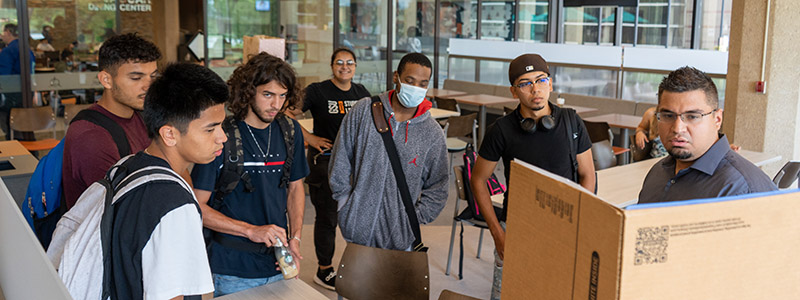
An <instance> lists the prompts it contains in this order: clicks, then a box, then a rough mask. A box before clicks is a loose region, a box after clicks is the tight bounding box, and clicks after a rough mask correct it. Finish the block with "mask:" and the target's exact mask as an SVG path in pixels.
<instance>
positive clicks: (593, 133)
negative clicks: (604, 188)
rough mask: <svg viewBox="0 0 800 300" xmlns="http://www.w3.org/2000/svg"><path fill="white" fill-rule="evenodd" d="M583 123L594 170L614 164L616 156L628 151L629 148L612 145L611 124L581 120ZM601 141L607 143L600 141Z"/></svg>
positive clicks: (615, 163)
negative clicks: (587, 136)
mask: <svg viewBox="0 0 800 300" xmlns="http://www.w3.org/2000/svg"><path fill="white" fill-rule="evenodd" d="M583 124H584V126H586V131H587V132H588V133H589V140H591V142H592V158H593V159H594V169H595V170H602V169H605V168H610V167H613V166H616V165H617V162H616V160H617V158H616V156H617V155H620V154H624V153H626V152H628V151H630V149H625V148H622V147H615V146H614V134H612V133H611V126H609V125H608V123H606V122H590V121H583ZM603 141H607V142H608V143H601V142H603ZM608 153H611V155H610V156H609V155H608ZM612 161H613V162H612Z"/></svg>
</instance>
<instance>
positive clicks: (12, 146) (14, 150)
mask: <svg viewBox="0 0 800 300" xmlns="http://www.w3.org/2000/svg"><path fill="white" fill-rule="evenodd" d="M30 154H31V153H30V152H28V149H25V147H23V146H22V144H20V143H19V141H17V140H10V141H0V157H6V156H16V155H30Z"/></svg>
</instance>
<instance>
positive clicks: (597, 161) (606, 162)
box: [592, 140, 617, 170]
mask: <svg viewBox="0 0 800 300" xmlns="http://www.w3.org/2000/svg"><path fill="white" fill-rule="evenodd" d="M592 160H594V169H595V170H602V169H608V168H610V167H614V166H616V165H617V157H616V156H615V155H614V150H613V149H612V148H611V142H609V141H608V140H602V141H599V142H596V143H592Z"/></svg>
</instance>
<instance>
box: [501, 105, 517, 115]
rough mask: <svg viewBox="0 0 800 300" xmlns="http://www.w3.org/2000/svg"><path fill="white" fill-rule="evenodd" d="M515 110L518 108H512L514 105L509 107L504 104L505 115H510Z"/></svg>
mask: <svg viewBox="0 0 800 300" xmlns="http://www.w3.org/2000/svg"><path fill="white" fill-rule="evenodd" d="M514 110H516V108H512V107H508V106H503V115H504V116H507V115H510V114H511V113H513V112H514Z"/></svg>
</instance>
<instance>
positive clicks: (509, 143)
mask: <svg viewBox="0 0 800 300" xmlns="http://www.w3.org/2000/svg"><path fill="white" fill-rule="evenodd" d="M549 105H550V109H551V111H552V113H551V115H552V116H553V117H554V118H555V119H556V120H555V121H556V126H555V127H554V128H552V129H550V130H544V129H543V127H542V126H537V127H538V128H537V131H536V133H527V132H525V131H523V130H522V128H520V125H519V123H520V121H521V116H520V114H519V113H518V111H519V107H517V109H516V110H515V112H514V113H511V114H508V115H506V116H504V117H502V118H500V119H497V121H495V123H494V124H492V126H490V127H489V130H488V131H487V132H486V135H485V136H484V137H483V143H482V144H481V149H480V151H478V154H479V155H480V156H481V157H483V158H484V159H486V160H490V161H498V160H500V159H501V158H502V159H503V166H504V167H505V168H504V170H503V171H504V174H505V176H506V185H508V183H509V180H510V178H509V172H510V170H511V161H512V160H514V159H515V158H519V159H520V160H522V161H525V162H527V163H529V164H532V165H534V166H537V167H540V168H542V169H545V170H547V171H549V172H552V173H554V174H558V175H561V176H563V177H565V178H568V179H572V159H571V158H570V151H569V145H570V143H569V140H567V136H568V133H567V131H568V127H567V123H566V122H565V121H567V119H569V118H568V116H569V115H573V116H575V118H574V119H573V120H569V121H571V122H572V130H573V131H574V132H573V139H574V143H573V145H575V146H576V147H577V151H576V152H575V153H576V154H580V153H583V152H584V151H587V150H589V149H591V148H592V142H591V141H590V140H589V134H588V133H587V132H586V127H585V126H584V125H583V120H581V118H580V117H579V116H578V115H577V114H575V113H574V112H573V113H571V114H570V113H567V112H566V111H565V110H564V109H562V108H560V107H558V106H556V105H553V104H552V103H549ZM575 134H577V136H575ZM509 188H510V186H509ZM506 207H508V194H507V193H506V197H505V200H503V213H502V215H501V216H498V217H499V218H500V220H505V219H506Z"/></svg>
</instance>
